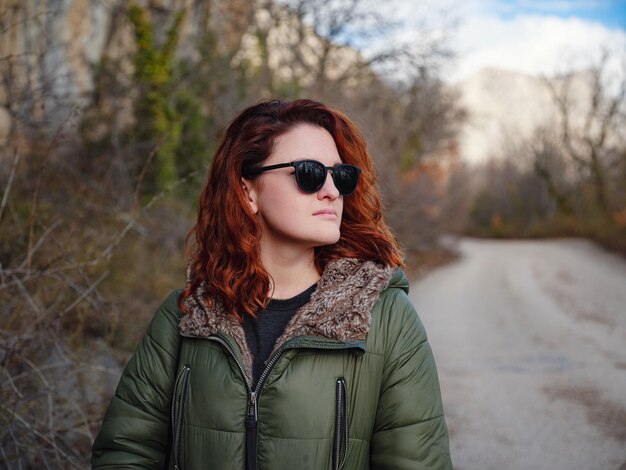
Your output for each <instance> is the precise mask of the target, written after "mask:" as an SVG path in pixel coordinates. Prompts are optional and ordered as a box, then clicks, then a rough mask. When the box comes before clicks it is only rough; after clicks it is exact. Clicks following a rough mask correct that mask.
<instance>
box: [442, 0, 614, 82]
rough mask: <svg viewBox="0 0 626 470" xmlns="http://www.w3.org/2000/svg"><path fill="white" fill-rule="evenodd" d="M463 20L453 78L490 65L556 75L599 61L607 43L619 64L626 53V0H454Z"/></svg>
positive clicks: (457, 37)
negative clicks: (619, 58)
mask: <svg viewBox="0 0 626 470" xmlns="http://www.w3.org/2000/svg"><path fill="white" fill-rule="evenodd" d="M450 3H451V4H452V5H454V7H456V8H458V9H456V10H455V11H457V12H458V15H459V24H458V29H457V31H456V34H455V35H454V38H453V39H452V44H453V48H454V49H455V50H456V51H457V52H458V54H459V55H458V59H459V60H458V63H457V68H456V70H454V71H453V72H452V75H453V77H454V78H453V80H458V79H463V78H467V77H468V76H469V75H471V74H472V73H474V72H475V71H477V70H478V69H480V68H482V67H485V66H493V67H499V68H506V69H511V70H517V71H521V72H525V73H529V74H548V75H551V74H555V73H559V72H563V71H565V70H567V69H571V68H578V67H582V66H584V65H585V64H588V63H590V62H593V61H596V60H597V58H598V56H599V54H600V51H601V50H602V48H603V47H608V48H610V49H612V50H613V52H614V56H615V58H614V63H613V66H614V67H618V64H617V63H616V62H617V61H618V56H619V57H625V56H626V0H595V1H593V0H569V1H565V0H543V1H539V0H511V1H504V0H464V1H462V2H460V1H456V0H451V1H450Z"/></svg>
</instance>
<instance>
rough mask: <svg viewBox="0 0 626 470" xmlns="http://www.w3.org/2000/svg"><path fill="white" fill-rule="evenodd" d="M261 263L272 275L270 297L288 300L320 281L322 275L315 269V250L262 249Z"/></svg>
mask: <svg viewBox="0 0 626 470" xmlns="http://www.w3.org/2000/svg"><path fill="white" fill-rule="evenodd" d="M261 261H262V262H263V266H264V267H265V269H266V270H267V272H268V273H269V275H270V278H271V279H270V280H271V285H270V291H269V293H268V295H269V297H273V298H277V299H288V298H291V297H294V296H295V295H297V294H299V293H300V292H302V291H304V290H306V289H307V288H308V287H310V286H312V285H313V284H314V283H316V282H317V281H319V279H320V274H319V273H318V272H317V269H316V268H315V251H314V249H313V248H309V249H306V250H301V249H300V250H298V249H294V248H282V249H278V250H277V249H272V250H270V249H269V247H267V246H263V245H262V248H261Z"/></svg>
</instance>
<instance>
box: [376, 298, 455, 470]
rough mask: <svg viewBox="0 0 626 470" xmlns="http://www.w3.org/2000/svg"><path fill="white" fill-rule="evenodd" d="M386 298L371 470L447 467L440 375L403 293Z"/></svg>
mask: <svg viewBox="0 0 626 470" xmlns="http://www.w3.org/2000/svg"><path fill="white" fill-rule="evenodd" d="M394 291H395V293H393V294H392V295H391V297H392V298H388V299H385V301H384V302H385V304H386V305H387V306H385V305H383V309H384V310H386V314H385V315H384V316H383V318H384V326H383V328H382V329H383V331H384V333H385V335H386V338H385V353H384V360H385V365H384V368H383V376H382V384H381V390H380V396H379V401H378V407H377V411H376V419H375V425H374V432H373V435H372V442H371V449H370V463H371V468H372V469H373V470H386V469H389V470H391V469H394V470H408V469H411V470H417V469H433V470H434V469H437V470H442V469H452V462H451V459H450V450H449V440H448V431H447V427H446V422H445V420H444V416H443V406H442V403H441V392H440V389H439V379H438V377H437V369H436V367H435V361H434V358H433V354H432V351H431V349H430V345H429V344H428V341H427V338H426V332H425V330H424V327H423V325H422V323H421V321H420V319H419V317H418V315H417V313H416V312H415V309H414V308H413V305H412V304H411V302H410V300H409V299H408V297H407V295H406V293H405V292H404V291H402V290H400V289H394Z"/></svg>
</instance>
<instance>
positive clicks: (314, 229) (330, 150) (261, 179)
mask: <svg viewBox="0 0 626 470" xmlns="http://www.w3.org/2000/svg"><path fill="white" fill-rule="evenodd" d="M304 159H311V160H318V161H319V162H321V163H323V164H324V165H325V166H334V165H336V164H339V163H341V158H340V157H339V152H338V151H337V146H336V145H335V141H334V140H333V138H332V136H331V135H330V133H328V131H327V130H326V129H323V128H321V127H318V126H314V125H311V124H302V125H299V126H298V127H295V128H293V129H291V130H290V131H288V132H287V133H285V134H283V135H281V136H280V137H278V138H277V139H276V141H275V145H274V150H273V152H272V153H271V154H270V156H269V157H268V158H267V159H266V160H265V161H264V162H263V166H268V165H275V164H278V163H289V162H292V161H295V160H304ZM294 170H295V169H294V168H293V167H288V168H279V169H276V170H270V171H265V172H263V173H260V174H259V175H258V176H257V177H255V178H254V179H251V180H248V179H244V184H245V186H246V189H247V191H248V201H249V203H250V207H251V208H252V210H253V212H255V213H256V214H257V217H258V219H259V222H260V224H261V227H262V232H263V235H262V236H263V240H262V245H261V246H262V247H263V248H270V249H273V248H277V249H284V248H296V249H311V248H314V247H316V246H322V245H329V244H332V243H336V242H337V241H338V240H339V236H340V232H339V226H340V225H341V216H342V211H343V196H341V195H340V194H339V191H337V188H336V187H335V184H334V182H333V179H332V176H331V175H330V174H327V177H326V182H325V183H324V186H323V187H322V189H320V190H319V191H318V192H316V193H313V194H308V193H304V192H302V191H301V190H300V189H299V188H298V186H297V184H296V178H295V175H294Z"/></svg>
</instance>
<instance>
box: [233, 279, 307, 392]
mask: <svg viewBox="0 0 626 470" xmlns="http://www.w3.org/2000/svg"><path fill="white" fill-rule="evenodd" d="M316 288H317V283H315V284H313V285H312V286H311V287H309V288H308V289H307V290H305V291H304V292H301V293H300V294H298V295H296V296H295V297H291V298H290V299H271V300H270V301H269V304H268V305H267V308H266V309H265V310H263V311H260V312H257V317H256V319H255V318H253V317H251V316H250V315H245V316H244V319H243V331H244V332H245V334H246V342H247V343H248V347H249V348H250V352H251V353H252V356H253V358H254V359H253V362H252V380H253V381H254V385H253V388H254V387H256V383H257V381H258V380H259V376H260V375H261V373H262V372H263V369H264V368H265V365H266V364H265V362H266V361H267V360H268V359H269V356H270V353H271V352H272V349H274V344H276V340H277V339H278V338H279V336H280V335H282V334H283V331H285V327H286V326H287V323H289V320H291V318H292V317H293V315H294V314H295V313H296V311H297V310H298V309H299V308H300V307H302V306H303V305H304V304H306V303H307V302H308V301H309V299H310V298H311V294H312V293H313V292H314V291H315V289H316Z"/></svg>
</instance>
